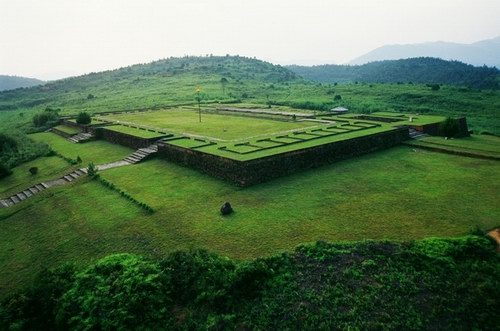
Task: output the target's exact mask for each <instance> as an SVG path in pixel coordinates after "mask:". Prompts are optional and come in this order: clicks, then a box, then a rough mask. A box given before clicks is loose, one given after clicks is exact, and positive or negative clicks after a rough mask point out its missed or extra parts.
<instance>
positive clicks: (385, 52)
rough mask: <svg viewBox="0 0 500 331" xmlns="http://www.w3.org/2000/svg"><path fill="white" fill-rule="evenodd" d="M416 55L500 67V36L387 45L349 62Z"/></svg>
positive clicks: (364, 61)
mask: <svg viewBox="0 0 500 331" xmlns="http://www.w3.org/2000/svg"><path fill="white" fill-rule="evenodd" d="M414 57H437V58H441V59H444V60H457V61H461V62H464V63H468V64H472V65H475V66H483V65H486V66H489V67H492V66H495V67H497V68H500V36H499V37H496V38H493V39H487V40H482V41H479V42H475V43H472V44H458V43H451V42H443V41H437V42H427V43H419V44H404V45H385V46H382V47H379V48H376V49H374V50H373V51H371V52H368V53H366V54H364V55H361V56H360V57H357V58H355V59H354V60H352V61H350V62H349V64H365V63H368V62H373V61H382V60H399V59H407V58H414Z"/></svg>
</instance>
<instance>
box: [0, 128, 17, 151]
mask: <svg viewBox="0 0 500 331" xmlns="http://www.w3.org/2000/svg"><path fill="white" fill-rule="evenodd" d="M15 150H17V142H16V140H15V139H14V138H12V137H10V136H8V135H6V134H3V133H0V154H1V153H5V152H8V151H15Z"/></svg>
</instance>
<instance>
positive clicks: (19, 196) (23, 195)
mask: <svg viewBox="0 0 500 331" xmlns="http://www.w3.org/2000/svg"><path fill="white" fill-rule="evenodd" d="M47 188H49V186H48V185H47V184H45V183H39V184H35V185H33V186H31V187H30V188H28V189H26V190H24V191H22V192H19V193H16V194H14V195H12V196H10V197H8V198H5V199H0V208H3V207H10V206H12V205H15V204H17V203H19V202H21V201H23V200H26V199H28V198H30V197H32V196H33V195H35V194H38V193H40V192H41V191H43V190H45V189H47Z"/></svg>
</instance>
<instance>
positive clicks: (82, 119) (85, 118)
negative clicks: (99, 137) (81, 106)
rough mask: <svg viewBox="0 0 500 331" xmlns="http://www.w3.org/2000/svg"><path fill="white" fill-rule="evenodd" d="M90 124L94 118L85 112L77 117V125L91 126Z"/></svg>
mask: <svg viewBox="0 0 500 331" xmlns="http://www.w3.org/2000/svg"><path fill="white" fill-rule="evenodd" d="M90 122H92V118H91V117H90V115H89V114H88V113H86V112H84V111H83V112H81V113H79V114H78V116H77V117H76V123H78V124H90Z"/></svg>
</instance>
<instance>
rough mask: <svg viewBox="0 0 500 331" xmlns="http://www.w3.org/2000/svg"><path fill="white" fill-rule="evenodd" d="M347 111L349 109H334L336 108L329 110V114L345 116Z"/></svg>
mask: <svg viewBox="0 0 500 331" xmlns="http://www.w3.org/2000/svg"><path fill="white" fill-rule="evenodd" d="M348 111H349V109H347V108H345V107H336V108H333V109H330V113H333V114H336V115H340V114H345V113H347V112H348Z"/></svg>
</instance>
